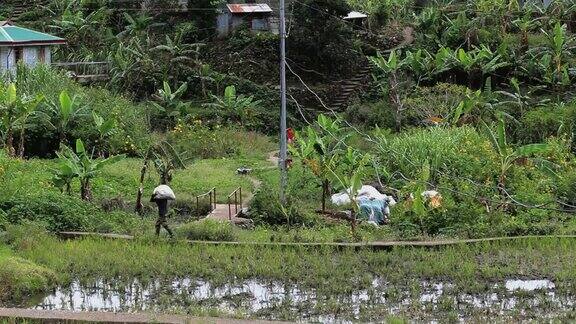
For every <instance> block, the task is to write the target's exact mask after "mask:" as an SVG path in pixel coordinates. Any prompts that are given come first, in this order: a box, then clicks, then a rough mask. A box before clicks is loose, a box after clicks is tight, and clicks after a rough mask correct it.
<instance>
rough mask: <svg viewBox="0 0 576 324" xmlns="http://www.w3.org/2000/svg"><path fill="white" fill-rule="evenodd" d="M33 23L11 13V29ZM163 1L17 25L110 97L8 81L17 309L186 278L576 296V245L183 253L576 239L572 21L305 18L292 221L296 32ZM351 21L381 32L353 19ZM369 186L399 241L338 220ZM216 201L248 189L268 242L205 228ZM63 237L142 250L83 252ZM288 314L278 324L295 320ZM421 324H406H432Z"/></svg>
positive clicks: (335, 12)
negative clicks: (512, 285) (225, 26)
mask: <svg viewBox="0 0 576 324" xmlns="http://www.w3.org/2000/svg"><path fill="white" fill-rule="evenodd" d="M20 2H21V1H6V3H7V4H6V5H5V4H4V2H3V4H2V7H1V8H0V16H2V18H8V17H11V16H13V12H14V9H15V8H16V7H17V5H18V4H19V3H20ZM153 2H154V3H151V4H148V6H144V7H142V6H141V5H140V4H139V3H138V2H137V1H108V0H96V1H81V0H57V1H56V0H50V1H45V2H44V5H42V6H33V7H32V8H30V10H27V11H26V12H25V13H23V14H20V15H18V17H13V18H17V19H18V22H17V23H18V24H19V25H23V26H27V27H30V28H35V29H38V30H42V31H45V32H49V33H52V34H55V35H58V36H61V37H63V38H66V39H67V41H68V45H66V46H61V47H59V48H57V49H55V52H54V53H53V54H54V55H53V59H54V61H56V62H91V61H92V62H94V61H105V62H107V64H108V65H109V68H110V69H109V70H110V71H109V77H110V78H109V79H108V80H106V81H104V82H100V83H92V84H83V85H81V84H79V83H77V82H75V81H74V80H73V79H72V78H71V77H70V72H69V71H68V72H67V71H64V70H62V69H61V68H55V67H47V66H39V67H36V68H28V67H25V66H22V65H21V66H19V67H18V69H17V71H16V72H15V73H12V74H10V73H8V74H6V75H5V76H4V77H3V78H2V82H0V135H1V137H0V146H1V148H2V152H1V153H0V180H1V182H2V184H3V186H2V187H0V233H1V234H0V235H1V237H2V239H3V241H4V242H6V245H1V246H0V299H3V300H6V299H7V298H8V297H7V296H14V297H15V298H16V299H18V298H20V297H23V296H28V295H31V294H34V293H37V292H41V291H43V290H46V289H47V288H49V287H52V286H54V285H55V284H60V285H62V284H68V283H70V282H72V281H74V280H76V279H79V278H80V279H85V280H99V279H109V280H124V281H126V282H128V281H130V280H133V279H134V278H139V279H141V280H154V279H156V278H163V279H171V278H175V277H182V276H189V277H197V278H204V279H206V280H209V281H212V282H215V283H226V282H230V281H234V280H244V279H252V278H259V279H266V280H275V281H282V282H292V283H297V284H298V285H301V286H302V287H305V288H307V289H312V288H314V289H317V291H318V293H319V294H321V295H323V296H331V295H335V296H342V295H344V294H350V293H352V292H354V291H357V290H358V289H368V288H369V286H370V284H371V282H372V280H373V279H374V278H375V277H380V278H383V279H384V280H386V281H388V282H390V283H391V284H392V285H393V286H394V285H397V288H396V289H397V290H398V291H399V290H402V289H405V290H410V291H412V290H414V291H416V290H418V288H414V287H417V286H418V285H419V284H420V283H421V281H422V280H444V281H447V282H450V283H454V284H455V288H454V290H455V291H458V292H459V293H462V292H464V293H471V294H472V293H480V292H487V291H489V289H490V287H492V285H493V284H494V283H495V282H497V281H499V280H502V279H504V278H548V279H551V280H553V281H554V283H555V284H556V288H557V289H559V290H561V291H567V290H570V289H572V288H573V282H574V264H573V261H572V260H573V259H574V258H573V255H572V254H573V253H572V250H573V248H574V246H573V245H574V243H573V240H572V239H568V238H563V239H553V238H547V239H534V238H532V239H522V240H520V241H514V242H500V243H495V242H494V243H485V244H484V243H483V244H476V245H462V246H460V245H459V246H453V247H448V248H442V249H412V248H395V249H392V250H391V251H388V252H386V253H384V252H382V251H370V250H352V249H342V250H334V249H332V248H328V247H325V248H314V249H312V248H281V247H271V246H250V245H247V246H209V245H206V246H204V245H192V246H190V245H188V244H187V243H185V242H184V239H187V240H207V241H243V242H267V243H268V242H357V241H389V240H440V239H445V238H484V237H494V236H523V235H562V234H568V235H574V234H576V222H575V220H574V218H573V214H574V212H575V211H576V176H575V174H576V173H575V171H576V160H575V153H576V147H575V143H576V142H575V137H574V135H575V125H576V113H575V112H576V99H575V98H574V92H575V90H576V88H575V84H576V73H575V70H574V68H573V67H574V66H576V36H575V32H576V24H575V23H574V21H575V19H576V18H575V17H576V5H575V4H574V2H573V1H554V2H553V3H552V4H551V5H550V6H548V7H544V6H542V5H541V4H539V1H527V3H526V4H524V5H520V4H519V2H518V1H516V0H499V1H489V0H483V1H441V0H437V1H415V0H382V1H369V0H348V1H346V0H299V1H294V2H291V4H290V6H289V8H288V11H289V12H290V15H289V18H288V20H289V22H288V24H289V37H288V66H287V67H288V98H289V103H288V110H289V120H288V123H289V126H290V127H291V128H292V129H293V130H294V131H295V138H294V141H293V142H292V143H291V145H290V155H291V161H292V164H291V166H290V169H289V175H288V178H289V183H288V188H287V197H288V201H287V203H285V204H281V203H280V201H279V199H278V197H279V192H278V187H279V172H278V170H277V168H276V158H275V155H276V154H275V151H276V150H277V147H278V145H277V143H276V142H277V138H278V134H277V133H278V124H279V123H278V119H279V109H278V107H279V100H278V98H279V96H278V95H277V92H278V91H277V84H278V81H277V79H278V72H277V70H278V64H277V62H278V51H277V48H278V41H279V37H278V35H276V34H274V33H270V32H252V31H250V29H249V27H248V26H241V27H240V28H238V29H236V30H235V31H234V32H232V33H231V34H230V35H228V36H227V37H218V36H217V35H216V25H215V19H216V15H217V14H218V12H219V9H220V7H221V5H223V3H219V2H214V1H205V0H190V1H189V2H188V8H191V10H187V11H186V10H182V11H180V10H170V9H174V8H175V7H176V1H174V0H162V1H153ZM273 7H274V6H273ZM200 9H201V10H200ZM274 9H275V8H274ZM351 10H358V11H362V12H365V13H366V14H367V15H368V18H367V20H366V21H364V22H363V23H362V24H359V25H357V24H354V23H351V22H350V21H345V20H343V19H342V17H343V16H345V15H346V14H347V13H348V12H350V11H351ZM240 167H246V168H250V169H252V170H251V172H250V173H249V174H247V175H239V174H237V173H236V170H237V169H238V168H240ZM160 183H165V184H169V185H170V186H171V187H172V188H173V189H174V191H175V193H176V196H177V198H178V199H177V201H176V202H174V203H173V204H172V207H173V208H171V214H170V216H171V217H170V219H169V222H170V225H171V226H174V227H175V232H176V234H177V235H176V236H177V237H176V239H174V240H172V241H170V242H167V241H164V240H162V239H155V238H153V236H152V233H153V222H154V218H155V213H156V212H155V206H154V205H153V204H151V203H149V202H148V198H149V195H150V193H151V191H152V190H153V188H154V187H155V186H157V185H158V184H160ZM361 185H373V186H374V187H376V188H377V189H378V190H380V191H381V192H382V193H385V194H387V195H389V196H392V197H394V198H395V199H396V200H397V201H398V204H397V205H396V206H394V207H392V208H391V215H390V219H389V221H390V222H389V223H388V224H387V225H385V226H380V227H375V226H372V225H370V224H366V222H362V221H361V222H358V219H357V218H358V216H359V206H358V204H356V203H351V204H349V205H347V206H335V205H333V204H332V203H331V201H330V196H331V194H334V193H337V192H343V191H346V190H348V191H349V196H350V197H349V198H351V199H350V200H351V201H353V200H354V199H353V198H354V196H355V195H356V193H357V191H358V189H359V188H360V187H361ZM214 187H215V188H216V190H217V193H218V194H217V202H218V203H226V202H227V195H228V194H229V193H231V192H232V191H234V190H235V189H236V188H238V187H241V188H242V190H243V195H244V196H243V198H244V201H245V202H246V201H248V202H249V204H248V205H249V206H248V207H249V210H248V212H247V213H246V214H245V215H243V216H244V217H247V218H250V219H251V220H252V222H253V225H254V226H253V227H251V226H247V227H243V228H239V227H235V226H233V225H232V224H229V223H228V222H217V221H198V219H199V218H201V217H203V216H205V215H206V213H207V210H208V201H206V199H201V200H200V201H199V203H198V204H197V202H196V196H197V195H200V194H203V193H205V192H207V191H208V190H210V189H211V188H214ZM430 192H435V193H437V194H436V195H435V196H433V198H431V197H430V196H428V194H429V193H430ZM60 231H90V232H112V233H122V234H132V235H134V236H135V240H134V241H131V242H124V241H108V240H97V239H85V240H77V241H61V240H59V239H57V236H56V235H55V233H57V232H60ZM335 269H337V270H335ZM55 274H57V275H55ZM376 293H381V294H384V295H386V296H389V294H390V295H392V299H393V298H394V296H396V297H397V296H399V294H398V293H395V292H389V291H377V292H376ZM529 297H533V296H529ZM397 299H398V300H400V299H399V298H397ZM324 301H325V303H324V304H322V305H320V306H318V308H317V309H316V308H315V309H314V311H315V312H317V313H318V314H337V313H338V310H337V308H338V307H336V306H334V305H337V304H338V303H337V299H331V298H329V297H326V299H325V300H324ZM445 303H446V304H445V305H444V306H445V307H446V308H447V310H448V312H449V313H450V315H449V316H448V318H449V319H457V318H458V314H455V313H454V312H452V310H453V309H451V307H452V304H451V302H450V301H445ZM446 305H447V306H446ZM346 307H350V306H349V305H348V306H346ZM439 309H440V311H441V312H443V311H444V310H445V309H442V307H440V308H439ZM284 311H285V312H286V313H282V314H283V315H282V316H278V318H282V319H295V318H297V317H296V315H295V313H294V312H292V313H290V311H288V310H284ZM413 311H414V313H413V314H414V315H410V314H412V313H410V312H408V313H407V314H408V315H407V317H409V318H411V319H416V320H418V319H420V320H426V319H429V318H427V317H426V316H421V312H422V310H421V309H420V308H417V307H416V308H414V309H413ZM436 311H438V309H436ZM342 312H343V313H346V312H348V314H350V313H352V311H351V310H350V309H346V310H344V311H342ZM382 312H383V311H382V310H381V309H371V310H363V311H362V312H360V313H361V315H358V316H355V317H354V316H352V319H356V320H358V319H360V320H366V321H379V320H383V319H385V318H387V317H386V316H383V315H382V314H383V313H382ZM430 312H432V310H430ZM191 313H194V314H195V313H196V312H191ZM559 313H561V315H563V316H565V317H567V318H570V317H571V316H573V315H570V314H568V315H566V314H565V313H562V312H559ZM315 314H316V313H315ZM467 315H468V316H472V318H473V317H474V316H476V315H479V314H478V313H474V312H473V313H472V314H467ZM350 316H351V315H350ZM479 316H480V317H479V318H482V317H481V314H480V315H479ZM257 317H258V316H257ZM260 317H268V318H269V317H271V316H269V314H262V315H261V316H260ZM533 317H534V318H537V315H534V314H533ZM442 318H444V317H442ZM561 319H564V317H562V318H561Z"/></svg>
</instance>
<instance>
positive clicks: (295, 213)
mask: <svg viewBox="0 0 576 324" xmlns="http://www.w3.org/2000/svg"><path fill="white" fill-rule="evenodd" d="M310 182H311V181H309V183H310ZM289 191H290V192H292V190H289ZM294 192H295V191H294ZM303 192H304V190H302V191H301V192H300V194H302V193H303ZM278 197H279V193H278V190H277V189H273V188H272V187H271V186H270V185H264V186H263V187H262V188H260V189H259V190H258V191H257V192H256V193H255V194H254V199H252V201H251V203H250V218H252V219H253V220H254V222H255V223H256V224H270V225H284V224H288V225H298V224H307V225H312V224H313V223H314V222H315V219H314V217H311V216H310V215H308V214H306V213H305V212H304V209H303V208H302V207H303V204H302V202H303V201H302V200H300V199H299V198H298V197H296V196H295V195H291V194H289V195H288V197H290V198H291V199H292V201H288V204H287V205H286V206H284V207H283V206H282V205H281V204H280V201H279V199H278ZM305 199H307V200H308V201H309V200H310V196H308V197H306V198H305ZM296 201H298V202H299V203H296ZM315 201H319V200H315Z"/></svg>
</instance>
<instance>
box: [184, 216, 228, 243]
mask: <svg viewBox="0 0 576 324" xmlns="http://www.w3.org/2000/svg"><path fill="white" fill-rule="evenodd" d="M176 233H177V235H178V236H181V237H185V238H186V239H188V240H192V241H218V242H221V241H235V240H236V239H237V237H236V233H235V232H234V227H233V225H232V224H230V223H229V222H221V221H216V220H211V219H206V220H201V221H197V222H192V223H188V224H184V225H182V226H180V227H178V228H177V229H176Z"/></svg>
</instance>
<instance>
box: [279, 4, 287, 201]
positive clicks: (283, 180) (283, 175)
mask: <svg viewBox="0 0 576 324" xmlns="http://www.w3.org/2000/svg"><path fill="white" fill-rule="evenodd" d="M286 136H287V134H286V8H285V1H284V0H280V156H279V159H278V163H279V164H280V203H282V205H285V204H286V187H287V185H288V170H287V169H286V160H287V158H288V145H287V138H286Z"/></svg>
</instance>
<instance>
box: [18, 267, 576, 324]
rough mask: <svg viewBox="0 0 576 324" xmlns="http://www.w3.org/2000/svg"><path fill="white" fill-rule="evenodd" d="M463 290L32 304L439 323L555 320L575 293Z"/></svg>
mask: <svg viewBox="0 0 576 324" xmlns="http://www.w3.org/2000/svg"><path fill="white" fill-rule="evenodd" d="M482 287H483V288H482V289H480V291H478V292H475V293H462V292H460V291H461V289H460V288H458V287H457V285H455V284H453V283H449V282H432V281H414V282H410V283H409V284H402V285H398V284H391V283H389V282H386V281H385V280H383V279H378V278H376V279H373V280H372V283H371V284H370V285H369V287H368V288H367V289H358V290H357V291H353V292H352V293H350V294H345V295H339V296H327V295H322V294H321V293H319V290H317V289H311V288H307V289H304V288H301V287H299V286H298V285H296V284H285V283H282V282H275V281H264V280H256V279H252V280H245V281H239V282H236V283H232V284H224V285H213V284H211V283H210V282H207V281H203V280H196V279H191V278H181V279H173V280H150V281H146V282H144V281H140V280H132V281H130V282H128V283H126V282H122V281H115V282H110V281H103V280H98V281H94V282H90V283H86V282H83V283H81V282H80V281H74V282H72V283H71V284H70V285H67V286H63V287H59V288H58V289H56V290H55V291H53V292H51V293H50V294H49V295H47V296H42V297H40V298H38V299H36V300H32V301H29V304H28V305H27V307H29V308H36V309H50V310H72V311H109V312H140V311H151V312H166V313H189V311H190V310H191V309H196V310H197V309H209V310H215V311H217V312H218V313H220V314H222V313H223V314H230V315H236V316H238V315H240V316H247V317H251V318H262V319H283V320H299V321H318V322H338V323H345V322H352V321H380V320H383V319H386V318H387V317H389V316H398V317H402V318H409V319H413V320H427V321H442V320H445V319H451V320H456V321H458V320H461V321H465V320H470V319H474V318H515V319H530V318H543V317H556V316H559V315H562V314H565V313H567V312H571V311H572V310H573V309H574V308H575V300H576V298H575V297H574V295H573V294H572V293H571V292H570V291H568V292H566V291H561V290H560V289H558V287H557V286H556V284H555V283H554V282H552V281H550V280H546V279H541V280H521V279H514V280H512V279H511V280H503V281H501V282H496V283H489V284H483V285H482Z"/></svg>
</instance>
